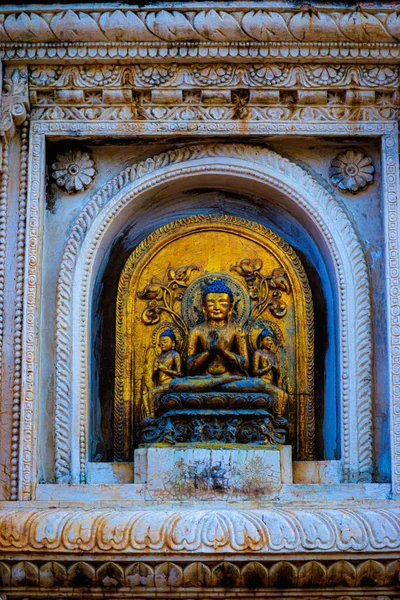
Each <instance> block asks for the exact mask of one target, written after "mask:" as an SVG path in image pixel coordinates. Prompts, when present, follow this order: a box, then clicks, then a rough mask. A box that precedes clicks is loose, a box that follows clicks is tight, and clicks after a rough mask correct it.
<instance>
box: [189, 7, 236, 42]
mask: <svg viewBox="0 0 400 600" xmlns="http://www.w3.org/2000/svg"><path fill="white" fill-rule="evenodd" d="M193 25H194V27H195V28H196V31H197V32H198V33H199V34H200V35H201V36H202V37H203V38H205V39H209V40H212V41H214V42H228V41H230V40H235V41H238V42H239V41H245V40H246V39H247V35H246V34H245V32H244V31H243V29H242V28H241V27H240V25H239V23H238V22H237V20H236V19H235V18H234V16H233V15H232V14H230V13H228V12H226V11H223V10H221V11H216V10H214V9H211V10H207V11H205V10H202V11H200V12H198V13H197V14H196V16H195V17H194V20H193Z"/></svg>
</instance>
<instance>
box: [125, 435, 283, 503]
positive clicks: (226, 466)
mask: <svg viewBox="0 0 400 600" xmlns="http://www.w3.org/2000/svg"><path fill="white" fill-rule="evenodd" d="M291 451H292V448H291V446H282V447H280V448H260V447H251V446H245V447H244V446H242V447H238V448H236V447H234V448H229V447H214V448H213V447H209V446H208V447H207V446H203V447H201V446H186V447H185V446H183V447H179V446H174V447H149V448H139V449H138V450H136V451H135V483H142V484H146V490H147V493H148V495H149V499H152V500H180V501H182V500H187V499H196V500H197V499H198V500H213V499H218V500H251V499H254V500H259V499H260V498H262V497H268V498H271V497H273V496H277V494H278V493H279V491H280V489H281V486H282V483H291V482H292V461H291Z"/></svg>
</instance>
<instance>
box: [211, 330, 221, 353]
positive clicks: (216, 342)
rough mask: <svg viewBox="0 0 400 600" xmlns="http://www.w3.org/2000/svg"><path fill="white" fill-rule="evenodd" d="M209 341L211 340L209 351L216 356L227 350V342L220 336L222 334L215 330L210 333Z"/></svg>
mask: <svg viewBox="0 0 400 600" xmlns="http://www.w3.org/2000/svg"><path fill="white" fill-rule="evenodd" d="M209 340H210V345H209V350H210V352H212V353H213V354H215V353H216V352H223V351H224V350H225V342H224V340H223V339H222V337H221V336H220V334H219V333H218V331H215V329H213V330H212V331H210V333H209Z"/></svg>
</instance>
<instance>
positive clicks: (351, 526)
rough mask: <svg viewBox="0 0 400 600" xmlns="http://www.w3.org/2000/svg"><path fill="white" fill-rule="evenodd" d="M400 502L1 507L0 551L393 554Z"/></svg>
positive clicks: (396, 548) (126, 553)
mask: <svg viewBox="0 0 400 600" xmlns="http://www.w3.org/2000/svg"><path fill="white" fill-rule="evenodd" d="M399 530H400V509H399V507H398V506H396V507H390V508H389V507H381V508H367V507H362V508H354V507H353V508H337V507H332V508H329V507H328V508H327V507H325V508H313V509H306V508H293V509H290V508H279V507H276V506H274V507H272V508H265V509H252V510H244V509H241V510H237V509H229V510H224V509H220V510H213V509H208V510H207V509H201V510H200V509H199V510H196V509H185V508H182V509H181V510H179V511H175V510H165V509H160V510H146V509H143V510H129V509H128V510H126V509H121V508H118V510H114V509H111V508H110V509H100V510H99V509H97V510H96V509H91V510H82V509H75V510H74V509H44V508H41V509H38V510H35V509H33V510H21V509H19V510H18V509H16V510H9V511H7V510H3V511H1V512H0V551H2V552H6V553H7V558H9V557H10V556H9V553H14V552H17V553H21V552H23V553H25V554H26V553H29V552H31V553H35V552H40V554H41V556H44V555H45V553H46V552H49V553H50V554H51V556H52V558H53V557H54V555H55V554H57V553H63V554H64V553H75V552H76V553H80V554H82V555H85V553H88V554H90V555H92V554H93V553H99V554H103V555H104V554H107V555H112V554H119V553H121V552H124V554H125V555H129V554H140V555H141V556H143V553H149V552H151V553H152V554H165V553H168V554H177V555H179V554H181V553H182V554H184V555H186V556H187V553H191V554H193V553H199V554H200V553H204V554H207V555H215V554H220V553H231V552H232V553H235V555H237V554H238V553H242V552H244V553H246V555H247V556H249V555H250V554H253V555H254V554H257V553H263V554H264V553H276V554H283V553H287V552H296V553H297V552H298V553H300V552H305V553H317V552H323V553H334V552H336V553H338V552H343V553H348V552H359V553H364V552H374V551H375V552H377V551H379V552H381V553H384V552H394V553H396V556H397V555H398V549H399Z"/></svg>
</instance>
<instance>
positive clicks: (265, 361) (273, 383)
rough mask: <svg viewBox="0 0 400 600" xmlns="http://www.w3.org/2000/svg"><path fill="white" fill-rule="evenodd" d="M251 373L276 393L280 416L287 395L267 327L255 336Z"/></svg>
mask: <svg viewBox="0 0 400 600" xmlns="http://www.w3.org/2000/svg"><path fill="white" fill-rule="evenodd" d="M253 374H254V376H255V377H259V378H260V379H263V381H265V382H266V384H267V385H268V387H269V389H270V390H271V391H273V392H274V393H275V394H276V402H277V407H276V408H277V413H278V416H280V417H281V416H282V414H283V413H284V411H285V408H286V404H287V400H288V395H287V393H286V392H284V391H283V390H282V389H281V387H280V385H281V365H280V360H279V357H278V355H277V352H276V345H275V342H274V340H273V338H272V336H271V335H270V333H269V331H268V329H263V330H262V331H261V333H260V334H259V335H258V338H257V350H256V351H255V352H254V356H253Z"/></svg>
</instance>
